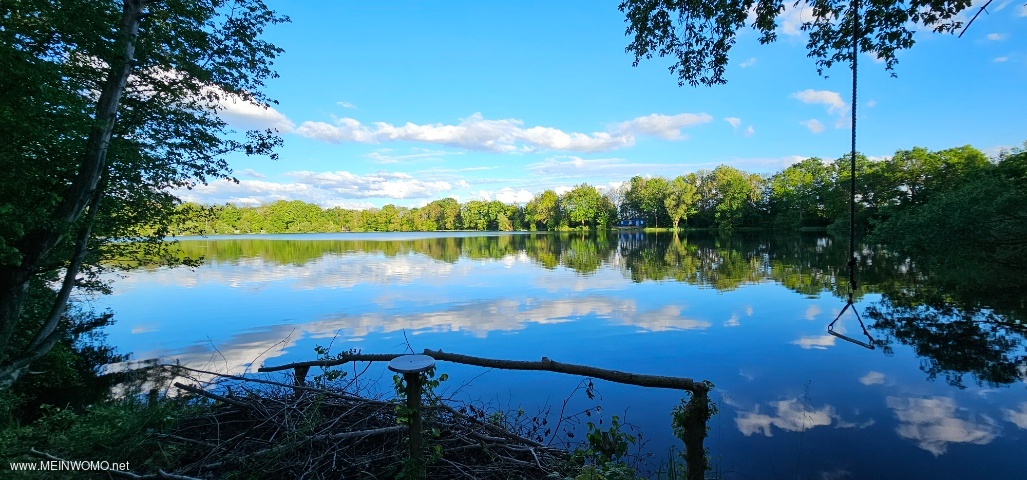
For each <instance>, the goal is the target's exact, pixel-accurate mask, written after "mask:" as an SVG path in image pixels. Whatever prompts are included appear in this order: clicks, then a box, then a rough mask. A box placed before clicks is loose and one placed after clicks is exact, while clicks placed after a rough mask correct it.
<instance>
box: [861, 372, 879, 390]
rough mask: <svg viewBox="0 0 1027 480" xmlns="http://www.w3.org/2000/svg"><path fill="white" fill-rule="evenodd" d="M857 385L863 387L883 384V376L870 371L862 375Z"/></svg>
mask: <svg viewBox="0 0 1027 480" xmlns="http://www.w3.org/2000/svg"><path fill="white" fill-rule="evenodd" d="M859 383H862V384H863V385H867V386H870V385H881V384H883V383H884V374H883V373H881V372H874V371H870V372H867V374H866V375H863V376H862V377H860V379H859Z"/></svg>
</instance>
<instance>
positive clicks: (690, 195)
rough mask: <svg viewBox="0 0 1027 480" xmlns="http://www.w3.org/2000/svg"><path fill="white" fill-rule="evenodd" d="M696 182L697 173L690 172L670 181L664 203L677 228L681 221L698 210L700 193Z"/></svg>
mask: <svg viewBox="0 0 1027 480" xmlns="http://www.w3.org/2000/svg"><path fill="white" fill-rule="evenodd" d="M696 182H697V178H696V176H695V174H689V175H688V177H685V176H680V175H679V176H677V177H674V180H673V181H671V182H670V187H669V189H668V192H667V197H666V198H664V200H663V205H664V206H665V207H666V208H667V213H668V214H669V215H670V218H671V220H672V221H673V222H674V228H675V229H676V228H678V222H679V221H681V220H688V216H689V215H692V214H694V213H695V212H696V211H698V208H697V204H698V203H699V194H698V190H697V189H696V187H695V184H696Z"/></svg>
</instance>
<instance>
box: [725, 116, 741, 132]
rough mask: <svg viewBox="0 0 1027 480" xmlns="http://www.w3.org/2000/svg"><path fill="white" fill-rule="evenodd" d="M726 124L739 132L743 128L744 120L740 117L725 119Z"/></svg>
mask: <svg viewBox="0 0 1027 480" xmlns="http://www.w3.org/2000/svg"><path fill="white" fill-rule="evenodd" d="M724 121H725V122H727V123H730V124H731V128H734V129H735V130H738V127H740V126H742V119H741V118H738V117H727V118H725V119H724Z"/></svg>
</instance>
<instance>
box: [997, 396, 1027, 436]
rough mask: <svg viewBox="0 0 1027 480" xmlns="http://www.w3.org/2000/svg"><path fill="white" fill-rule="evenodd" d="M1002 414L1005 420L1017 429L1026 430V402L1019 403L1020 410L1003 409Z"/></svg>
mask: <svg viewBox="0 0 1027 480" xmlns="http://www.w3.org/2000/svg"><path fill="white" fill-rule="evenodd" d="M1002 413H1003V415H1004V416H1005V419H1006V420H1008V421H1010V422H1012V423H1013V424H1014V425H1016V426H1017V427H1020V428H1022V429H1024V430H1027V402H1022V403H1020V408H1019V409H1017V410H1011V409H1008V408H1003V409H1002Z"/></svg>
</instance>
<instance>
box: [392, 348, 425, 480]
mask: <svg viewBox="0 0 1027 480" xmlns="http://www.w3.org/2000/svg"><path fill="white" fill-rule="evenodd" d="M434 366H435V359H434V358H432V357H429V356H428V355H403V356H401V357H396V358H394V359H392V361H390V362H389V370H392V371H393V372H396V373H402V374H403V380H404V381H405V382H406V384H407V385H406V391H407V409H408V410H409V411H410V430H409V436H410V459H411V460H413V462H414V463H415V464H416V465H418V469H423V467H424V437H423V435H422V429H423V427H422V426H421V373H422V372H425V371H427V370H428V369H430V368H432V367H434ZM421 471H422V473H423V470H421ZM422 476H423V475H422Z"/></svg>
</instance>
